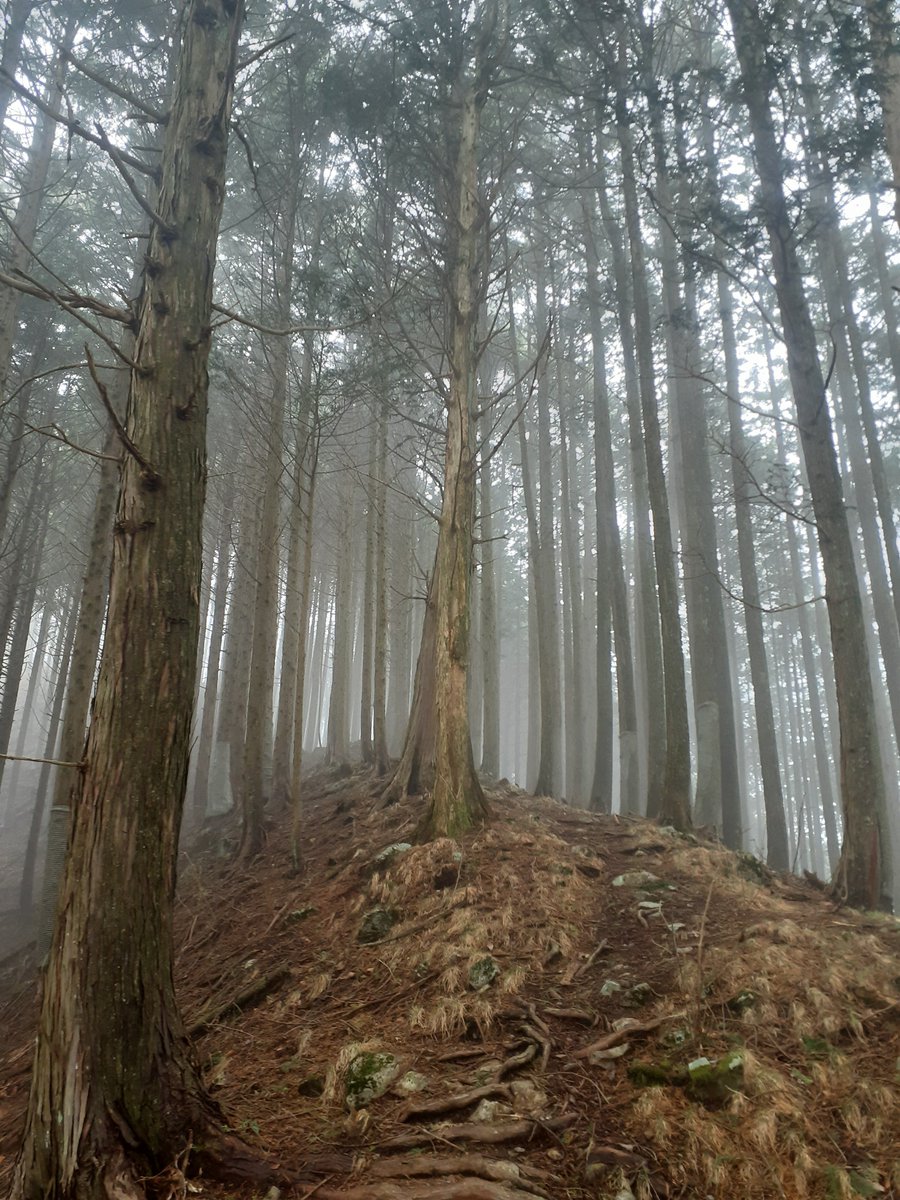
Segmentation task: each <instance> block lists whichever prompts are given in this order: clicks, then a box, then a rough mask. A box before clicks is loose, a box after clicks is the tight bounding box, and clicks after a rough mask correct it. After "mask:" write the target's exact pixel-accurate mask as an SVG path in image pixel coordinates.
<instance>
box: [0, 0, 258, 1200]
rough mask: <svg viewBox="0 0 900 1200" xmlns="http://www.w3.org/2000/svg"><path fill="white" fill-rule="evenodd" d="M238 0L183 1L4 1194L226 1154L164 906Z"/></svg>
mask: <svg viewBox="0 0 900 1200" xmlns="http://www.w3.org/2000/svg"><path fill="white" fill-rule="evenodd" d="M242 20H243V9H242V6H241V5H240V4H236V3H234V2H233V0H191V2H190V3H189V4H188V5H187V8H186V9H185V12H184V15H183V21H182V27H181V31H180V32H181V48H180V54H179V60H178V68H177V74H176V80H175V85H174V91H173V97H172V103H171V107H170V110H169V115H168V121H167V126H166V134H165V141H164V147H163V153H162V160H161V168H160V178H161V185H160V189H159V199H158V203H157V207H156V212H155V215H154V218H153V227H152V231H151V234H150V240H149V244H148V248H147V258H146V272H145V277H144V285H143V289H142V293H141V296H140V298H139V301H138V304H137V308H136V311H135V318H134V319H135V322H136V329H137V337H136V343H135V364H134V368H133V370H132V375H131V389H130V395H129V417H128V429H127V434H126V435H125V439H126V442H127V450H128V454H127V458H126V462H125V466H124V469H123V477H122V484H121V490H120V496H119V505H118V513H117V518H116V527H115V544H114V550H113V565H112V574H111V583H110V601H109V613H108V622H107V635H106V640H105V644H104V648H103V655H102V660H101V669H100V679H99V683H98V687H97V695H96V699H95V703H94V711H93V719H92V721H91V727H90V731H89V734H88V740H87V745H86V748H85V754H84V765H83V769H82V772H81V778H80V783H79V786H78V791H77V795H76V803H75V811H74V825H73V830H72V836H71V841H70V848H69V854H68V858H67V862H66V869H65V875H64V879H63V884H62V895H61V902H60V908H59V917H58V923H57V927H56V931H55V934H54V938H53V943H52V948H51V952H50V960H49V964H48V967H47V972H46V977H45V986H44V996H43V1003H42V1008H41V1017H40V1027H39V1034H38V1041H37V1048H36V1053H35V1062H34V1071H33V1076H32V1086H31V1094H30V1099H29V1107H28V1116H27V1125H26V1132H25V1139H24V1143H23V1146H22V1150H21V1152H20V1155H19V1159H18V1163H17V1167H16V1174H15V1182H14V1186H13V1196H14V1197H16V1198H17V1200H19V1198H23V1200H24V1198H26V1197H27V1198H31V1197H34V1198H37V1197H38V1196H41V1197H54V1198H59V1200H64V1198H67V1197H73V1198H74V1197H76V1196H77V1197H79V1200H85V1198H89V1197H98V1198H99V1197H109V1196H110V1195H117V1196H121V1197H126V1196H139V1195H141V1194H142V1187H141V1184H140V1179H141V1177H142V1176H145V1175H146V1174H148V1173H152V1172H153V1171H155V1170H157V1169H159V1168H160V1167H161V1166H163V1165H165V1164H166V1163H168V1162H171V1161H172V1160H173V1159H174V1158H175V1157H176V1156H178V1155H180V1154H182V1153H183V1152H184V1150H185V1149H186V1146H187V1144H188V1140H189V1138H190V1137H191V1136H193V1138H194V1140H195V1142H196V1143H199V1144H200V1145H202V1146H203V1150H202V1152H201V1154H202V1155H204V1156H206V1157H207V1158H209V1159H210V1160H211V1161H214V1160H215V1159H216V1157H217V1156H221V1155H222V1154H224V1153H227V1145H226V1141H225V1138H224V1136H223V1134H222V1133H221V1126H220V1124H219V1121H218V1119H217V1118H218V1113H217V1111H216V1106H215V1104H214V1103H213V1102H212V1101H211V1100H210V1098H209V1097H208V1095H207V1094H206V1092H205V1089H204V1087H203V1084H202V1081H201V1078H200V1074H199V1071H198V1069H197V1066H196V1064H195V1063H194V1061H193V1058H192V1056H191V1053H190V1048H189V1045H188V1042H187V1038H186V1036H185V1032H184V1026H183V1024H182V1022H181V1018H180V1016H179V1014H178V1010H177V1006H176V1002H175V995H174V988H173V978H172V907H173V902H174V887H175V858H176V847H177V837H178V829H179V825H180V817H181V810H182V805H183V801H184V792H185V786H186V780H187V763H188V749H189V737H190V727H191V707H192V702H193V693H194V678H195V670H196V648H197V631H198V616H199V588H200V549H201V524H202V515H203V499H204V488H205V434H206V399H207V387H208V376H207V359H208V356H209V347H210V336H211V330H210V312H211V304H212V282H213V267H214V263H215V251H216V238H217V233H218V226H219V220H220V216H221V211H222V201H223V197H224V179H225V157H226V150H227V144H228V122H229V114H230V109H231V99H232V91H233V86H234V77H235V71H236V51H237V43H238V37H239V33H240V29H241V25H242Z"/></svg>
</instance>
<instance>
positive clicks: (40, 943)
mask: <svg viewBox="0 0 900 1200" xmlns="http://www.w3.org/2000/svg"><path fill="white" fill-rule="evenodd" d="M76 615H77V614H76V611H75V605H74V603H73V604H71V605H69V611H68V613H67V615H66V619H65V626H64V628H63V623H62V621H60V623H59V625H58V627H57V653H56V662H55V664H54V668H55V669H54V679H55V686H54V690H53V707H52V709H51V711H50V720H49V722H48V723H47V737H46V739H45V741H44V754H43V757H44V758H57V759H60V760H61V761H63V762H66V761H72V760H66V759H63V758H62V755H61V754H60V753H58V752H56V742H57V736H58V734H59V724H60V717H61V715H62V707H63V699H64V697H65V695H66V682H67V679H68V674H69V663H70V662H71V656H72V645H73V641H74V637H75V626H76V621H75V618H76ZM51 770H56V771H57V772H58V773H59V774H60V775H62V776H63V778H64V779H65V780H67V781H68V786H69V787H71V783H72V777H73V776H72V768H71V767H55V768H51V766H50V764H49V763H47V762H45V763H42V764H41V771H40V775H39V776H38V785H37V789H36V791H35V797H34V811H33V812H32V814H31V825H30V828H29V830H28V842H27V844H26V846H25V858H24V860H23V862H22V883H21V887H20V889H19V908H20V910H21V911H22V912H23V913H30V912H31V905H32V898H33V896H34V872H35V866H36V864H37V852H38V844H39V842H40V837H41V829H42V828H43V823H44V808H45V806H46V803H47V784H48V782H49V776H50V771H51ZM65 815H66V821H65V823H64V825H63V834H64V835H65V834H66V833H67V832H68V815H69V810H68V808H67V809H66V810H65ZM47 836H48V838H49V829H48V835H47ZM65 848H66V844H65V840H63V842H62V845H61V846H60V847H59V849H58V851H57V853H56V855H55V857H51V855H50V853H49V852H48V853H47V854H46V856H45V860H44V875H45V878H46V875H47V873H48V872H50V871H52V873H53V886H52V888H51V890H52V892H53V894H54V899H55V893H56V890H57V887H58V884H59V870H58V868H59V867H61V866H62V862H63V856H64V854H65ZM54 911H55V908H54ZM42 918H43V912H40V913H39V914H38V925H37V928H36V929H35V930H34V932H35V936H36V940H37V953H38V958H42V957H43V956H44V954H45V953H46V951H47V946H48V945H49V937H48V938H45V937H44V936H43V933H44V931H43V925H42V923H41V922H42ZM50 932H51V933H52V920H51V922H50Z"/></svg>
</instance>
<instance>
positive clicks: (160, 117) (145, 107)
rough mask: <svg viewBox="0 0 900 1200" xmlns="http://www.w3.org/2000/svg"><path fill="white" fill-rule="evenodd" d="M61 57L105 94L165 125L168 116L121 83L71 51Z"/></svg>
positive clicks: (63, 52)
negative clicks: (103, 73) (99, 71)
mask: <svg viewBox="0 0 900 1200" xmlns="http://www.w3.org/2000/svg"><path fill="white" fill-rule="evenodd" d="M62 54H63V57H64V58H65V59H66V61H67V62H70V63H71V64H72V66H73V67H75V68H77V70H79V71H80V72H81V74H82V75H84V76H85V77H86V78H87V79H90V80H92V81H93V82H94V83H97V84H99V85H100V87H102V88H104V89H105V90H106V91H107V92H112V94H113V95H114V96H118V97H119V99H120V100H124V101H125V102H126V104H130V105H132V107H133V108H136V109H137V110H138V112H142V113H143V114H144V116H145V117H149V118H150V120H151V121H156V122H157V123H158V124H159V125H165V123H166V122H167V121H168V119H169V118H168V114H166V113H164V112H163V111H162V110H161V109H158V108H153V107H152V106H151V105H149V104H148V103H147V101H146V100H143V99H142V98H141V97H140V96H138V94H137V93H136V92H132V91H131V90H130V89H129V88H126V87H124V86H123V85H122V84H121V83H113V82H112V81H111V80H109V79H106V78H105V77H104V76H103V75H100V74H98V73H97V72H96V71H93V70H92V69H91V68H90V67H89V66H88V65H87V63H86V62H84V61H83V59H80V58H77V57H76V56H75V55H74V54H73V53H72V51H71V50H63V51H62Z"/></svg>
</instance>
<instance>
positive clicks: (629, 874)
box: [612, 871, 665, 891]
mask: <svg viewBox="0 0 900 1200" xmlns="http://www.w3.org/2000/svg"><path fill="white" fill-rule="evenodd" d="M612 885H613V887H617V888H641V889H643V890H644V891H646V890H647V889H648V888H658V887H665V883H664V881H663V880H662V879H660V877H659V876H658V875H654V874H653V872H652V871H626V872H625V873H624V874H623V875H617V876H616V877H615V879H614V880H613V881H612Z"/></svg>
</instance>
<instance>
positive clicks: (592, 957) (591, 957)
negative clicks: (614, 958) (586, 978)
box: [572, 938, 609, 979]
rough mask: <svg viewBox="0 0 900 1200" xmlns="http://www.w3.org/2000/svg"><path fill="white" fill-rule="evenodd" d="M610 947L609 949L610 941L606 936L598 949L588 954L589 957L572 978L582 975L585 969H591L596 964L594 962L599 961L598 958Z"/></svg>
mask: <svg viewBox="0 0 900 1200" xmlns="http://www.w3.org/2000/svg"><path fill="white" fill-rule="evenodd" d="M608 949H609V942H608V941H607V939H606V938H604V939H603V941H602V942H601V943H600V944H599V946H597V948H596V949H594V950H592V951H591V953H590V954H589V955H588V956H587V958H586V959H585V960H584V962H583V963H582V964H581V966H580V967H579V968H578V970H577V971H576V972H575V974H574V975H573V976H572V978H573V979H577V978H578V977H579V976H580V975H583V974H584V973H585V971H589V970H590V969H591V967H592V966H593V965H594V963H595V962H596V961H597V959H598V958H599V957H600V955H601V954H604V953H605V952H606V951H607V950H608Z"/></svg>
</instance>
